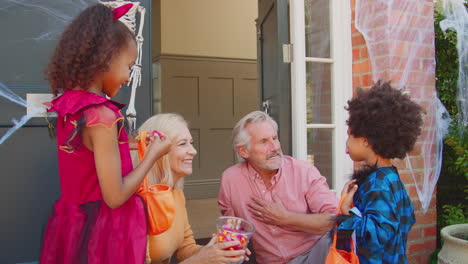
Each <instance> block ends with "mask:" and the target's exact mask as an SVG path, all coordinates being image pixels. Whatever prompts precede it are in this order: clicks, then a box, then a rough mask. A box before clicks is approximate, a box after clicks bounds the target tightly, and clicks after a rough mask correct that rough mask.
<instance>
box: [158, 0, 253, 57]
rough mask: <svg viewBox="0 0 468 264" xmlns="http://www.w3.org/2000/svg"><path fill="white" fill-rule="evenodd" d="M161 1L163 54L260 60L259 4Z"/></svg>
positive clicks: (248, 1)
mask: <svg viewBox="0 0 468 264" xmlns="http://www.w3.org/2000/svg"><path fill="white" fill-rule="evenodd" d="M160 1H161V2H160V3H161V12H160V14H161V20H160V21H161V31H160V32H161V53H162V54H171V55H173V54H175V55H189V56H209V57H224V58H241V59H256V58H257V41H256V28H255V19H256V18H257V14H258V12H257V1H255V0H160ZM153 32H155V30H154V29H153ZM153 38H154V36H153Z"/></svg>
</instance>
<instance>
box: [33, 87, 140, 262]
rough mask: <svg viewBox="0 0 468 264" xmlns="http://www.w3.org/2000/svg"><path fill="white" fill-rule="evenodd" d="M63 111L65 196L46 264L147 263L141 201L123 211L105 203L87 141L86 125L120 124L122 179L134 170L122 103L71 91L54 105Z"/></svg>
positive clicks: (60, 146) (47, 241)
mask: <svg viewBox="0 0 468 264" xmlns="http://www.w3.org/2000/svg"><path fill="white" fill-rule="evenodd" d="M49 106H50V109H49V112H53V111H55V112H57V114H58V118H57V126H56V131H57V151H58V164H59V173H60V186H61V191H62V192H61V196H60V198H59V200H58V201H57V202H56V203H55V204H54V208H53V211H52V214H51V216H50V218H49V221H48V223H47V226H46V230H45V234H44V240H43V245H42V252H41V260H40V263H41V264H68V263H71V264H75V263H80V264H81V263H88V264H107V263H109V264H110V263H112V264H133V263H139V264H142V263H144V261H145V254H146V231H147V230H146V216H145V209H144V207H143V202H142V200H141V199H140V197H138V196H136V195H133V196H131V197H130V198H129V199H128V201H127V202H125V203H124V204H123V205H121V206H120V207H119V208H116V209H111V208H110V207H108V206H107V205H106V203H105V202H104V201H103V198H102V194H101V188H100V186H99V181H98V177H97V173H96V167H95V162H94V153H93V152H92V151H90V150H89V149H88V148H87V147H86V146H85V145H84V144H83V142H82V140H81V129H82V128H83V127H85V126H95V125H102V126H106V127H111V126H112V125H114V124H115V123H116V122H117V127H118V133H119V134H118V141H119V142H118V143H119V150H120V160H121V166H122V175H123V177H125V176H126V175H127V174H128V173H129V172H130V171H132V169H133V166H132V161H131V157H130V149H129V145H128V137H127V133H126V132H125V129H124V127H123V126H124V125H123V124H124V122H123V121H124V120H123V116H122V114H121V113H120V109H121V108H122V107H123V105H122V104H120V103H117V102H115V101H112V100H109V99H107V98H105V97H103V96H100V95H97V94H94V93H91V92H87V91H66V92H64V93H63V94H62V95H61V96H60V97H58V98H56V99H54V100H53V101H52V102H50V105H49Z"/></svg>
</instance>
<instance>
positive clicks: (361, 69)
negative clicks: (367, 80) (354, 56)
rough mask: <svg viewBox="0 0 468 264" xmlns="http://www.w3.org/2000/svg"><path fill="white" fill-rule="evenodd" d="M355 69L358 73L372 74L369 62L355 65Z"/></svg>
mask: <svg viewBox="0 0 468 264" xmlns="http://www.w3.org/2000/svg"><path fill="white" fill-rule="evenodd" d="M353 69H355V72H356V73H368V72H371V64H370V61H369V60H366V61H363V62H358V63H354V64H353Z"/></svg>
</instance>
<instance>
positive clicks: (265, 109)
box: [262, 100, 271, 115]
mask: <svg viewBox="0 0 468 264" xmlns="http://www.w3.org/2000/svg"><path fill="white" fill-rule="evenodd" d="M262 108H263V112H265V113H266V114H267V115H270V113H271V100H265V101H263V102H262Z"/></svg>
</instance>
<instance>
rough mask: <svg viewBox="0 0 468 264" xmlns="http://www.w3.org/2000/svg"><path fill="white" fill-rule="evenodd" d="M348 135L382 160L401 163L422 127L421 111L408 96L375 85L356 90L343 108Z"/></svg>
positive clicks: (387, 84)
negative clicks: (359, 139) (360, 140)
mask: <svg viewBox="0 0 468 264" xmlns="http://www.w3.org/2000/svg"><path fill="white" fill-rule="evenodd" d="M345 109H346V110H348V111H349V119H348V120H347V121H346V123H347V124H348V126H349V130H350V134H351V135H353V136H354V137H364V138H366V139H367V140H368V142H369V144H370V145H371V147H372V150H373V151H374V152H375V153H376V154H377V155H380V156H381V157H383V158H387V159H393V158H399V159H402V158H404V157H405V156H406V153H407V152H409V151H411V150H412V149H413V146H414V144H415V142H416V139H417V137H418V136H419V135H420V134H421V130H422V128H421V127H422V125H423V118H422V114H423V110H422V107H421V106H420V105H418V104H417V103H415V102H413V101H412V100H411V99H410V97H409V96H408V95H405V94H403V93H402V91H400V90H397V89H394V88H392V87H391V85H390V82H381V81H378V82H377V83H376V84H375V85H374V86H373V87H372V88H371V89H369V90H363V89H358V91H357V95H356V96H355V97H353V98H352V99H351V100H349V101H348V106H347V107H345Z"/></svg>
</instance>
